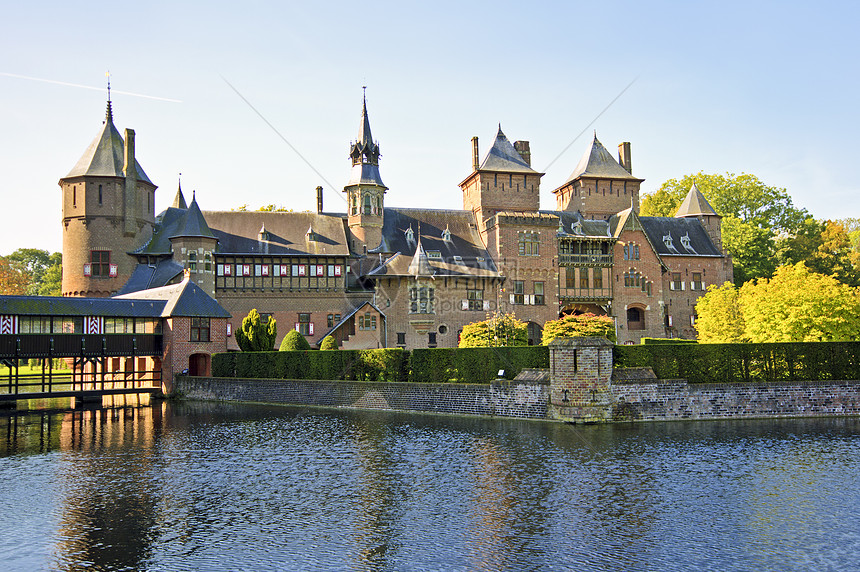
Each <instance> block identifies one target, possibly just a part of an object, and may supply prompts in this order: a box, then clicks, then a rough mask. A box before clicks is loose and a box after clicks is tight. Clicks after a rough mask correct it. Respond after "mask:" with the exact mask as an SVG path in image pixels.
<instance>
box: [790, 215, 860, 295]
mask: <svg viewBox="0 0 860 572" xmlns="http://www.w3.org/2000/svg"><path fill="white" fill-rule="evenodd" d="M777 249H778V253H777V255H778V258H779V262H780V263H781V264H784V265H794V264H797V263H798V262H804V263H806V266H807V267H809V269H810V270H812V271H813V272H817V273H819V274H827V275H832V276H833V277H834V278H836V279H837V280H839V281H840V282H842V283H844V284H848V285H849V286H858V285H860V252H857V251H856V250H855V248H854V247H853V245H852V242H851V238H850V237H849V235H848V233H847V232H846V230H845V227H844V226H843V224H842V223H841V222H839V221H831V220H825V221H817V220H815V219H813V218H811V217H810V218H808V219H806V220H805V221H804V223H803V225H801V227H800V229H799V230H798V231H797V232H796V233H795V234H794V235H793V236H786V237H784V238H781V239H780V240H779V241H778V242H777Z"/></svg>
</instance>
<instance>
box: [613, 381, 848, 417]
mask: <svg viewBox="0 0 860 572" xmlns="http://www.w3.org/2000/svg"><path fill="white" fill-rule="evenodd" d="M611 393H612V401H613V405H612V420H613V421H637V420H641V421H671V420H680V419H729V418H731V419H740V418H745V417H815V416H831V415H860V381H807V382H783V383H731V384H729V383H708V384H688V383H687V382H686V381H685V380H683V379H676V380H655V381H650V382H646V383H616V384H613V385H612V389H611Z"/></svg>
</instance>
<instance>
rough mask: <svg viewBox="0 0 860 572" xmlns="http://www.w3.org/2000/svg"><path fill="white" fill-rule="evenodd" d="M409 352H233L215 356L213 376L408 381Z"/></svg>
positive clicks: (396, 349) (213, 358) (395, 350)
mask: <svg viewBox="0 0 860 572" xmlns="http://www.w3.org/2000/svg"><path fill="white" fill-rule="evenodd" d="M408 363H409V352H407V351H405V350H402V349H400V348H394V349H378V350H339V351H327V352H323V351H316V350H296V351H278V352H231V353H224V354H215V355H213V356H212V375H213V376H214V377H240V378H267V379H326V380H330V379H356V380H363V381H405V380H406V379H407V376H408V371H409V370H408Z"/></svg>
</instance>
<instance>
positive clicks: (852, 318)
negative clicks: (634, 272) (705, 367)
mask: <svg viewBox="0 0 860 572" xmlns="http://www.w3.org/2000/svg"><path fill="white" fill-rule="evenodd" d="M696 314H697V315H698V320H697V322H696V328H697V330H698V332H699V339H700V341H702V342H738V341H749V342H754V343H762V342H809V341H847V340H855V339H858V338H860V294H858V291H857V290H856V289H855V288H852V287H850V286H848V285H846V284H842V283H841V282H839V281H838V280H836V278H834V277H833V276H825V275H823V274H818V273H816V272H812V271H810V270H809V268H807V267H806V265H805V264H804V263H803V262H799V263H797V264H794V265H791V266H781V267H780V268H778V269H777V270H776V272H775V273H774V275H773V278H771V279H770V280H768V279H764V278H762V279H759V280H754V281H753V280H751V281H749V282H747V283H746V284H744V285H743V286H742V287H740V288H735V287H734V286H733V285H731V284H724V285H723V286H721V287H719V288H714V287H711V288H709V289H708V292H707V294H705V296H703V297H702V298H700V299H699V302H698V304H696ZM741 332H743V333H742V334H741Z"/></svg>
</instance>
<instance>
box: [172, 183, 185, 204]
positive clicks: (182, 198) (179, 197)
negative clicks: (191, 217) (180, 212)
mask: <svg viewBox="0 0 860 572" xmlns="http://www.w3.org/2000/svg"><path fill="white" fill-rule="evenodd" d="M170 206H172V207H173V208H175V209H187V208H188V203H186V202H185V195H183V194H182V183H179V188H178V189H177V190H176V196H175V197H174V198H173V204H172V205H170Z"/></svg>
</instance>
